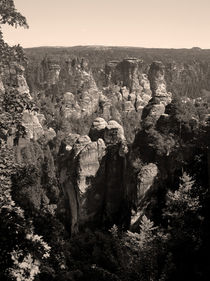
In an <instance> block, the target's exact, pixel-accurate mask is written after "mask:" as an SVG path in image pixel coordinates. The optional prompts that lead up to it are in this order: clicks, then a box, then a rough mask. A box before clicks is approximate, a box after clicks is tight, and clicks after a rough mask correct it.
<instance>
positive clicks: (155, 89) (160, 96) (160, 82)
mask: <svg viewBox="0 0 210 281" xmlns="http://www.w3.org/2000/svg"><path fill="white" fill-rule="evenodd" d="M148 77H149V81H150V85H151V90H152V99H151V100H150V101H149V103H148V105H147V106H146V107H145V108H144V111H143V115H142V119H143V121H142V125H143V127H144V128H148V127H150V126H155V124H156V122H157V121H158V119H159V118H160V117H161V115H163V114H164V113H165V107H166V106H167V105H168V104H169V103H171V101H172V94H171V93H170V92H167V89H166V82H165V66H164V65H163V63H162V62H159V61H155V62H153V63H152V64H151V66H150V70H149V75H148Z"/></svg>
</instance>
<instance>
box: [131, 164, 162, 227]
mask: <svg viewBox="0 0 210 281" xmlns="http://www.w3.org/2000/svg"><path fill="white" fill-rule="evenodd" d="M157 175H158V167H157V165H156V164H154V163H149V164H147V165H144V166H143V167H142V168H141V170H140V172H139V173H138V175H137V194H136V210H135V211H134V210H133V211H132V216H131V229H135V228H136V226H138V225H139V221H140V219H141V217H142V215H143V214H144V211H145V210H144V209H145V207H147V204H148V201H146V198H147V196H148V194H149V193H152V192H153V191H154V188H155V186H154V182H155V180H156V178H157ZM145 205H146V206H145Z"/></svg>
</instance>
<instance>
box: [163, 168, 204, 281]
mask: <svg viewBox="0 0 210 281" xmlns="http://www.w3.org/2000/svg"><path fill="white" fill-rule="evenodd" d="M198 193H199V188H198V187H196V185H195V181H194V180H192V178H191V177H190V176H189V175H188V174H186V173H183V175H182V177H181V178H180V184H179V188H178V189H177V190H175V191H174V192H173V191H169V192H168V194H167V198H166V208H165V210H164V213H163V217H164V218H166V220H167V223H168V233H169V235H170V239H169V242H168V243H169V248H170V251H171V252H172V253H173V260H174V262H175V265H176V271H175V272H174V279H172V280H198V279H196V277H195V276H196V271H193V270H192V268H196V265H197V264H198V260H197V254H198V251H199V248H200V246H201V226H202V224H201V222H202V217H201V215H200V209H201V204H200V200H199V196H198ZM194 278H195V279H194Z"/></svg>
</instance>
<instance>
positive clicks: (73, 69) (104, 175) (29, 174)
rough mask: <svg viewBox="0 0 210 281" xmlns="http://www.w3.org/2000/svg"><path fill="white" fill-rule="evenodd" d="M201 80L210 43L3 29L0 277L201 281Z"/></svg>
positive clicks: (9, 8) (204, 180)
mask: <svg viewBox="0 0 210 281" xmlns="http://www.w3.org/2000/svg"><path fill="white" fill-rule="evenodd" d="M0 24H1V26H2V25H4V24H9V25H11V26H20V27H22V26H24V27H27V21H26V19H25V17H24V16H22V15H21V14H20V13H19V12H18V11H17V10H16V8H15V5H14V1H13V0H9V1H1V3H0ZM0 31H1V30H0ZM209 77H210V50H202V49H199V48H192V49H179V50H176V49H145V48H131V47H103V46H84V47H83V46H76V47H69V48H62V47H57V48H52V47H40V48H30V49H25V50H23V49H22V48H21V46H19V45H18V46H14V47H10V46H9V45H8V44H7V43H6V42H5V41H4V39H3V34H2V32H0V280H7V281H12V280H15V281H33V280H35V281H47V280H52V281H53V280H54V281H62V280H63V281H64V280H65V281H67V280H69V281H98V280H100V281H110V280H113V281H114V280H115V281H137V280H138V281H139V280H141V281H178V280H179V281H182V280H183V281H186V280H190V281H194V280H195V281H205V280H206V281H207V280H209V276H210V272H209V268H210V267H209V265H210V255H209V252H210V242H209V235H210V210H209V206H210V196H209V187H210V143H209V140H210V84H209V81H210V79H209Z"/></svg>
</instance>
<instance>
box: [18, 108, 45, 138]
mask: <svg viewBox="0 0 210 281" xmlns="http://www.w3.org/2000/svg"><path fill="white" fill-rule="evenodd" d="M22 125H23V126H24V127H25V131H26V138H28V139H34V140H35V141H36V140H38V139H39V138H40V137H41V136H43V135H44V130H43V128H42V126H41V124H40V123H39V119H38V117H37V113H36V112H34V111H29V110H24V111H23V114H22Z"/></svg>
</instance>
